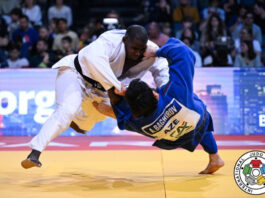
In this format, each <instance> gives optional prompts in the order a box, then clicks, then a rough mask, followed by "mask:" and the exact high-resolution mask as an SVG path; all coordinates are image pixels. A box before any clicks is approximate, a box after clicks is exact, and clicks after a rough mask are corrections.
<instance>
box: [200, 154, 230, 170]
mask: <svg viewBox="0 0 265 198" xmlns="http://www.w3.org/2000/svg"><path fill="white" fill-rule="evenodd" d="M224 164H225V163H224V161H223V160H222V158H221V157H220V156H219V154H218V153H216V154H209V164H208V166H207V167H206V169H205V170H203V171H201V172H200V174H212V173H214V172H216V171H217V170H218V169H219V168H221V167H223V166H224Z"/></svg>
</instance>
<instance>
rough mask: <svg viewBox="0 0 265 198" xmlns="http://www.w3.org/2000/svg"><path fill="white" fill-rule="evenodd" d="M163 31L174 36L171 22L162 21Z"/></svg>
mask: <svg viewBox="0 0 265 198" xmlns="http://www.w3.org/2000/svg"><path fill="white" fill-rule="evenodd" d="M161 29H162V33H164V34H166V35H167V36H169V37H171V36H172V28H171V25H170V23H162V24H161Z"/></svg>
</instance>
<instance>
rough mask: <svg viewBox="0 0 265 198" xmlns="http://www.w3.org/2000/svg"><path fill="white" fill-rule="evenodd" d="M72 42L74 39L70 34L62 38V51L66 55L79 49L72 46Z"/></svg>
mask: <svg viewBox="0 0 265 198" xmlns="http://www.w3.org/2000/svg"><path fill="white" fill-rule="evenodd" d="M72 42H73V40H72V38H71V37H70V36H65V37H63V38H62V46H63V49H62V52H63V54H64V55H65V56H66V55H70V54H75V53H77V51H76V50H74V49H73V48H72Z"/></svg>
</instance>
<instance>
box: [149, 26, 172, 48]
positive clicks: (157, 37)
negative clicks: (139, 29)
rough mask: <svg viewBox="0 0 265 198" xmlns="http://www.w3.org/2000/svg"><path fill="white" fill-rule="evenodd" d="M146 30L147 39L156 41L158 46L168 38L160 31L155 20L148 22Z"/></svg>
mask: <svg viewBox="0 0 265 198" xmlns="http://www.w3.org/2000/svg"><path fill="white" fill-rule="evenodd" d="M147 32H148V36H149V39H150V40H151V41H153V42H154V43H156V44H157V45H158V46H159V47H161V46H162V45H164V44H165V43H166V42H167V41H168V39H169V36H167V35H166V34H164V33H162V32H161V29H160V26H159V24H158V23H156V22H151V23H149V24H148V28H147Z"/></svg>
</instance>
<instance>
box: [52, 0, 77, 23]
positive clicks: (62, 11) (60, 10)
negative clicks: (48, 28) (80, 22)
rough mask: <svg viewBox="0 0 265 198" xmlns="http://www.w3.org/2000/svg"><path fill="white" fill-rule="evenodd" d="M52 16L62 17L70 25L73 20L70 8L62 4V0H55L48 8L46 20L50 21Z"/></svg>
mask: <svg viewBox="0 0 265 198" xmlns="http://www.w3.org/2000/svg"><path fill="white" fill-rule="evenodd" d="M52 18H64V19H65V20H66V22H67V26H68V27H70V26H71V25H72V22H73V17H72V9H71V8H70V7H69V6H66V5H64V1H63V0H55V5H54V6H51V7H50V8H49V10H48V20H49V21H51V19H52Z"/></svg>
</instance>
